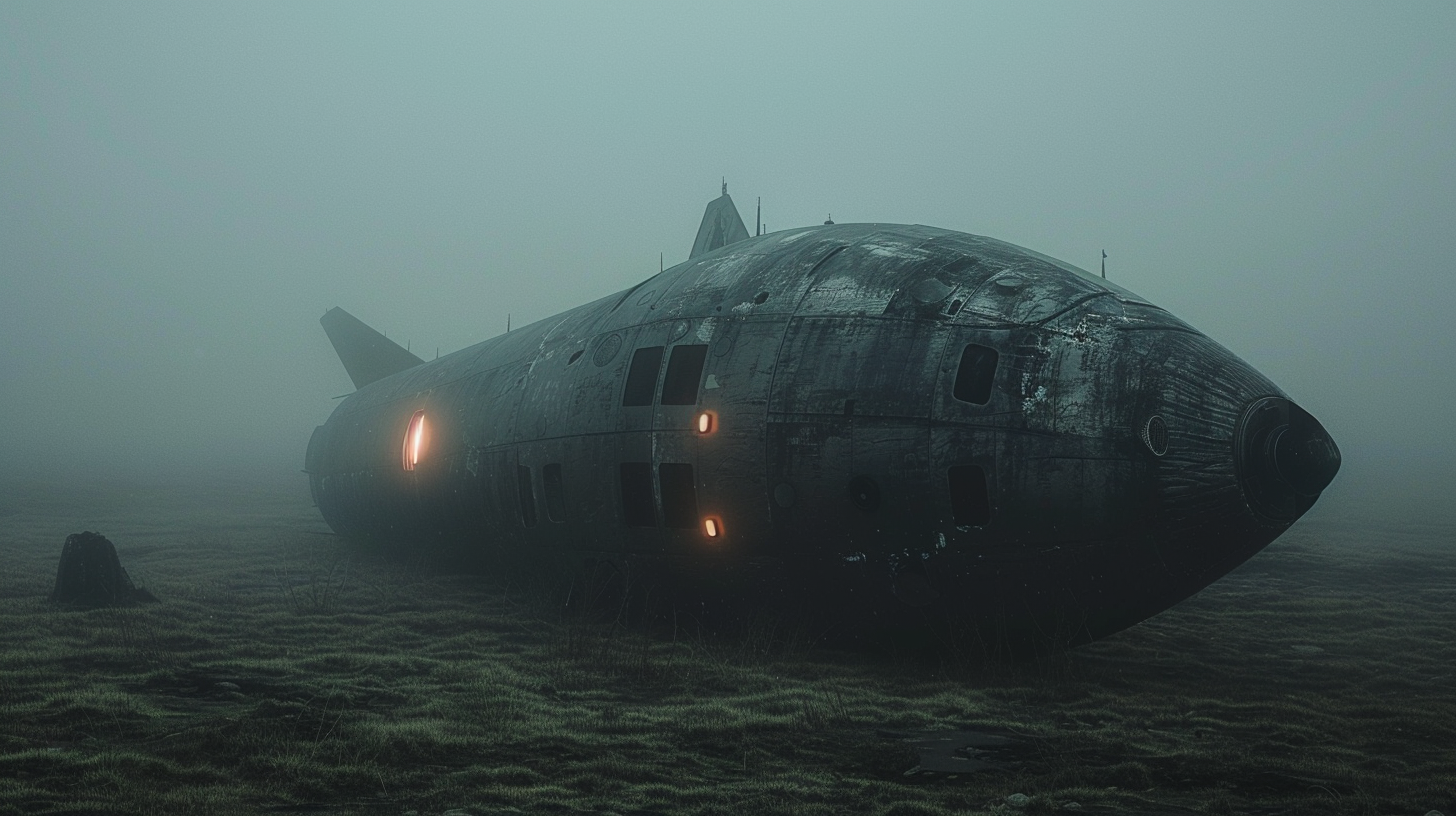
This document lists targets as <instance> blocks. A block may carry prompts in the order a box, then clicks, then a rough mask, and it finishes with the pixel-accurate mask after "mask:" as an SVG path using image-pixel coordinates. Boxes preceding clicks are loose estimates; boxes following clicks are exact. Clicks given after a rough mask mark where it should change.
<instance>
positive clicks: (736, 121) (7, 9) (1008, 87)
mask: <svg viewBox="0 0 1456 816" xmlns="http://www.w3.org/2000/svg"><path fill="white" fill-rule="evenodd" d="M1453 145H1456V5H1452V4H1450V3H1426V4H1417V3H1405V4H1399V5H1394V6H1385V5H1378V4H1359V5H1355V4H1351V5H1334V4H1330V3H1327V2H1318V3H1301V4H1272V5H1271V4H1264V3H1258V4H1247V5H1234V4H1229V3H1218V4H1204V5H1198V6H1195V5H1192V4H1179V5H1171V4H1164V3H1145V4H1142V3H1140V4H1083V3H1078V4H1067V5H1036V6H1025V5H1023V4H1020V3H1012V4H1005V5H986V4H967V3H960V2H945V3H923V4H913V5H905V4H854V3H844V2H836V3H824V4H817V5H795V6H793V7H789V8H786V7H782V6H780V5H779V4H743V3H733V4H727V3H720V4H704V3H694V4H676V3H660V4H623V3H614V4H596V3H579V4H564V3H559V4H545V3H539V4H538V3H531V4H525V3H520V4H510V5H498V4H490V5H486V4H460V3H452V4H431V5H425V4H416V3H410V4H398V5H360V4H355V3H349V4H321V3H313V4H298V3H272V4H262V3H241V4H231V5H224V4H216V3H205V4H198V3H177V4H137V3H129V4H99V3H98V4H78V3H66V4H60V3H50V2H34V3H22V2H10V3H5V4H3V5H0V285H3V288H0V416H3V417H4V418H5V421H4V422H3V424H0V456H3V459H4V462H5V466H4V467H5V469H7V470H11V471H20V472H27V471H35V472H42V471H47V472H48V471H52V470H55V471H69V470H73V469H75V468H77V467H84V466H96V467H100V468H103V469H106V470H111V471H121V472H126V471H132V472H138V473H147V472H164V471H168V470H173V469H193V468H195V467H196V466H199V465H203V466H209V467H212V468H215V469H217V470H219V471H224V470H238V469H257V468H260V467H261V468H268V469H274V470H276V471H277V472H279V473H283V472H294V473H296V472H297V470H298V469H299V468H300V467H302V462H303V451H304V447H305V445H306V443H307V440H308V437H309V434H310V432H311V431H312V429H313V427H314V426H315V425H317V424H319V423H320V422H322V421H323V420H324V418H325V417H327V415H328V413H329V411H330V410H332V409H333V407H334V406H335V405H336V404H337V402H336V401H335V400H334V399H333V398H334V397H337V396H339V395H342V394H346V393H348V392H349V391H351V390H352V386H351V385H350V382H349V379H348V377H347V376H346V375H345V373H344V371H343V369H342V367H341V366H340V365H339V364H338V361H337V359H336V358H335V356H334V353H333V350H332V348H331V347H330V345H329V343H328V341H327V339H326V337H325V336H324V333H323V331H322V330H321V329H320V327H319V324H318V318H319V317H320V316H321V315H322V314H323V313H324V311H325V310H326V309H328V308H330V307H332V306H336V305H337V306H343V307H344V308H346V309H348V310H349V311H351V312H352V313H354V314H355V315H357V316H358V317H360V318H361V319H363V320H364V321H365V322H368V323H370V324H371V325H373V326H375V327H377V328H379V329H381V330H382V331H385V332H386V333H387V334H388V335H389V336H390V337H391V338H394V339H396V340H398V341H400V342H401V343H405V342H407V343H408V344H409V345H410V347H411V348H412V349H413V350H414V351H415V352H416V353H418V354H420V356H422V357H425V358H426V359H429V358H431V357H433V356H434V354H435V351H436V349H437V348H438V350H439V352H440V353H442V354H443V353H446V352H449V351H454V350H456V349H459V348H462V347H465V346H468V345H471V344H473V343H475V342H477V341H479V340H482V339H485V338H487V337H490V336H493V335H495V334H498V333H499V332H501V331H503V330H504V329H505V327H506V321H507V317H508V316H509V319H510V320H511V322H512V323H513V324H514V325H517V326H520V325H523V324H525V323H527V322H530V321H534V320H537V319H540V318H544V317H547V316H549V315H551V314H553V313H555V312H558V311H561V310H563V309H565V308H568V307H571V306H574V305H577V304H579V303H582V302H585V301H587V300H589V299H593V298H597V297H600V296H602V295H605V294H607V293H610V292H613V291H617V290H620V289H622V288H625V287H627V286H630V285H632V284H634V283H636V282H638V281H639V280H641V279H643V278H644V277H646V276H648V275H650V274H653V273H655V272H656V271H657V269H658V263H659V253H661V257H662V258H664V259H665V262H666V264H667V265H672V264H674V263H677V262H679V261H682V260H684V259H685V258H686V256H687V253H688V250H689V248H690V247H691V245H692V241H693V237H694V233H695V231H696V228H697V224H698V220H699V218H700V216H701V214H702V211H703V207H704V205H705V204H706V203H707V202H708V201H709V200H710V199H712V198H713V197H715V196H716V195H717V194H718V189H719V183H720V178H726V179H727V183H728V189H729V192H730V193H732V194H733V195H734V197H735V199H736V201H737V203H738V205H739V208H740V211H741V212H743V213H744V216H745V220H746V221H748V222H749V224H750V230H751V224H752V217H753V216H752V212H753V208H754V203H755V200H756V198H757V197H760V196H761V197H762V199H763V220H764V222H765V223H766V224H767V226H768V228H769V229H770V230H777V229H784V228H789V227H796V226H801V225H806V224H814V223H820V222H822V221H824V220H825V218H826V217H827V216H828V215H829V214H831V213H832V214H833V218H834V220H835V221H836V222H840V223H845V222H853V221H885V222H897V223H921V224H929V225H933V226H938V227H946V228H950V229H956V230H963V231H967V232H972V233H977V234H983V235H990V236H994V237H997V238H1001V239H1004V240H1008V241H1011V242H1013V243H1017V244H1020V245H1023V246H1026V247H1029V248H1031V249H1035V250H1037V251H1040V252H1043V253H1045V254H1048V255H1052V256H1054V257H1057V258H1060V259H1063V260H1066V261H1068V262H1071V263H1075V264H1078V265H1081V266H1083V267H1085V268H1089V269H1094V270H1095V269H1096V268H1097V265H1098V262H1099V258H1100V251H1101V250H1103V249H1106V251H1107V253H1108V258H1107V270H1108V276H1109V277H1110V278H1111V279H1112V280H1113V281H1114V282H1116V283H1119V284H1121V285H1123V286H1125V287H1127V288H1130V289H1132V290H1133V291H1136V292H1138V293H1140V294H1142V295H1144V296H1146V297H1148V298H1149V299H1151V300H1152V301H1153V302H1155V303H1158V304H1160V305H1162V306H1164V307H1166V308H1168V309H1170V310H1171V311H1173V312H1174V313H1175V314H1178V315H1179V316H1181V317H1182V318H1184V319H1185V320H1187V321H1189V322H1190V323H1192V324H1193V325H1194V326H1196V327H1198V328H1200V329H1202V330H1203V331H1205V332H1206V333H1208V334H1209V335H1211V336H1212V337H1214V338H1215V339H1217V340H1219V341H1220V342H1222V343H1223V344H1224V345H1226V346H1228V347H1229V348H1231V349H1232V350H1233V351H1235V352H1236V353H1237V354H1239V355H1240V356H1242V357H1243V358H1244V359H1246V360H1248V361H1249V362H1250V363H1252V364H1253V365H1254V366H1255V367H1257V368H1259V369H1260V370H1261V371H1263V372H1264V373H1265V374H1267V375H1269V376H1270V377H1271V378H1272V379H1274V380H1275V381H1276V382H1278V383H1280V384H1281V385H1282V386H1283V387H1284V389H1285V390H1286V391H1287V392H1288V393H1289V394H1290V395H1291V396H1293V397H1294V398H1295V399H1296V400H1298V401H1299V402H1300V403H1301V404H1302V405H1304V406H1305V407H1306V408H1308V409H1309V410H1310V411H1311V412H1312V413H1314V414H1315V415H1316V416H1317V417H1319V418H1320V419H1321V421H1323V423H1324V424H1325V426H1326V427H1327V428H1328V429H1329V430H1330V432H1331V433H1332V434H1333V435H1334V437H1335V439H1336V440H1337V441H1338V442H1339V444H1340V446H1341V447H1342V449H1343V451H1344V453H1345V469H1344V471H1343V472H1342V473H1341V476H1340V478H1339V479H1338V480H1337V482H1336V486H1335V487H1332V489H1331V495H1339V494H1340V491H1344V492H1346V493H1349V492H1350V491H1353V490H1356V489H1358V488H1360V487H1362V486H1364V487H1374V486H1376V485H1379V486H1380V487H1381V488H1382V489H1383V490H1386V491H1393V492H1395V493H1404V494H1406V495H1428V496H1433V497H1434V496H1442V498H1443V499H1444V496H1443V494H1444V490H1445V488H1446V487H1449V486H1451V485H1452V484H1453V483H1456V482H1453V479H1452V478H1451V477H1452V469H1451V468H1450V467H1449V466H1448V465H1446V464H1445V463H1446V462H1449V461H1450V460H1451V459H1452V456H1453V454H1456V430H1453V428H1456V423H1453V422H1452V421H1450V419H1449V417H1450V413H1451V408H1452V404H1453V399H1452V398H1453V391H1456V377H1453V376H1452V375H1451V373H1450V371H1451V366H1452V362H1453V360H1456V340H1453V333H1452V330H1451V329H1450V328H1449V327H1450V325H1451V322H1452V317H1453V316H1452V311H1453V307H1456V280H1453V272H1452V263H1451V260H1452V258H1453V257H1456V150H1453ZM1412 473H1414V474H1419V475H1420V477H1421V478H1422V479H1423V480H1424V482H1423V483H1421V482H1418V481H1416V480H1415V479H1414V478H1410V474H1412ZM1407 478H1410V481H1409V482H1407V481H1405V479H1407ZM1328 500H1329V497H1328V496H1327V501H1328Z"/></svg>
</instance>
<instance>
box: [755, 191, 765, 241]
mask: <svg viewBox="0 0 1456 816" xmlns="http://www.w3.org/2000/svg"><path fill="white" fill-rule="evenodd" d="M753 234H754V235H762V234H763V196H759V197H758V212H756V213H754V215H753Z"/></svg>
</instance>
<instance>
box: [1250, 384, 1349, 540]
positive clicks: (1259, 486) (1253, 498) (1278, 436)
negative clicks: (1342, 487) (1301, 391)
mask: <svg viewBox="0 0 1456 816" xmlns="http://www.w3.org/2000/svg"><path fill="white" fill-rule="evenodd" d="M1234 465H1235V467H1236V468H1237V471H1238V475H1239V486H1240V487H1241V488H1242V489H1243V491H1244V497H1245V498H1247V499H1248V501H1249V506H1250V507H1252V508H1253V509H1254V512H1255V513H1257V514H1259V515H1260V516H1262V517H1264V518H1265V519H1266V520H1268V521H1273V522H1289V521H1293V520H1294V519H1296V518H1298V517H1299V516H1301V515H1303V514H1304V512H1305V511H1306V510H1308V509H1309V508H1310V506H1311V505H1313V504H1314V501H1315V499H1317V498H1319V495H1320V493H1321V492H1322V491H1323V490H1324V489H1325V487H1327V486H1328V485H1329V483H1330V482H1331V480H1333V479H1334V478H1335V474H1336V473H1337V472H1339V470H1340V449H1339V448H1338V447H1336V446H1335V441H1334V440H1333V439H1331V438H1330V435H1329V433H1328V432H1327V431H1326V430H1325V429H1324V426H1323V425H1321V424H1320V423H1319V420H1317V419H1315V418H1314V417H1313V416H1310V414H1309V412H1308V411H1306V410H1304V409H1303V408H1300V407H1299V406H1298V405H1296V404H1294V403H1293V402H1291V401H1289V400H1287V399H1285V398H1283V397H1261V398H1259V399H1256V400H1254V401H1253V402H1251V403H1249V405H1248V406H1246V407H1245V409H1244V412H1243V415H1242V416H1241V417H1240V419H1239V424H1238V426H1237V428H1236V430H1235V432H1234Z"/></svg>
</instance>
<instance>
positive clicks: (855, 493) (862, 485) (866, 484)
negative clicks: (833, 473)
mask: <svg viewBox="0 0 1456 816" xmlns="http://www.w3.org/2000/svg"><path fill="white" fill-rule="evenodd" d="M849 503H850V504H853V505H854V506H855V507H858V508H859V509H861V510H863V511H865V512H866V513H873V512H874V511H875V510H878V509H879V507H880V486H879V484H878V483H876V482H875V480H874V479H871V478H870V477H868V476H856V477H854V478H853V479H850V480H849Z"/></svg>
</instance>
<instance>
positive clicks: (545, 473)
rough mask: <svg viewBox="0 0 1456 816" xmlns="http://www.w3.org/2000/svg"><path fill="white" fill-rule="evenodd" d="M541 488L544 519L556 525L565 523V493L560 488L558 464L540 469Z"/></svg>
mask: <svg viewBox="0 0 1456 816" xmlns="http://www.w3.org/2000/svg"><path fill="white" fill-rule="evenodd" d="M541 487H542V488H544V489H545V491H546V518H548V519H551V520H552V521H554V522H556V523H557V524H560V523H561V522H563V521H566V491H565V490H564V489H563V488H562V484H561V465H560V464H559V463H557V464H552V465H547V466H546V467H544V468H541Z"/></svg>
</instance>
